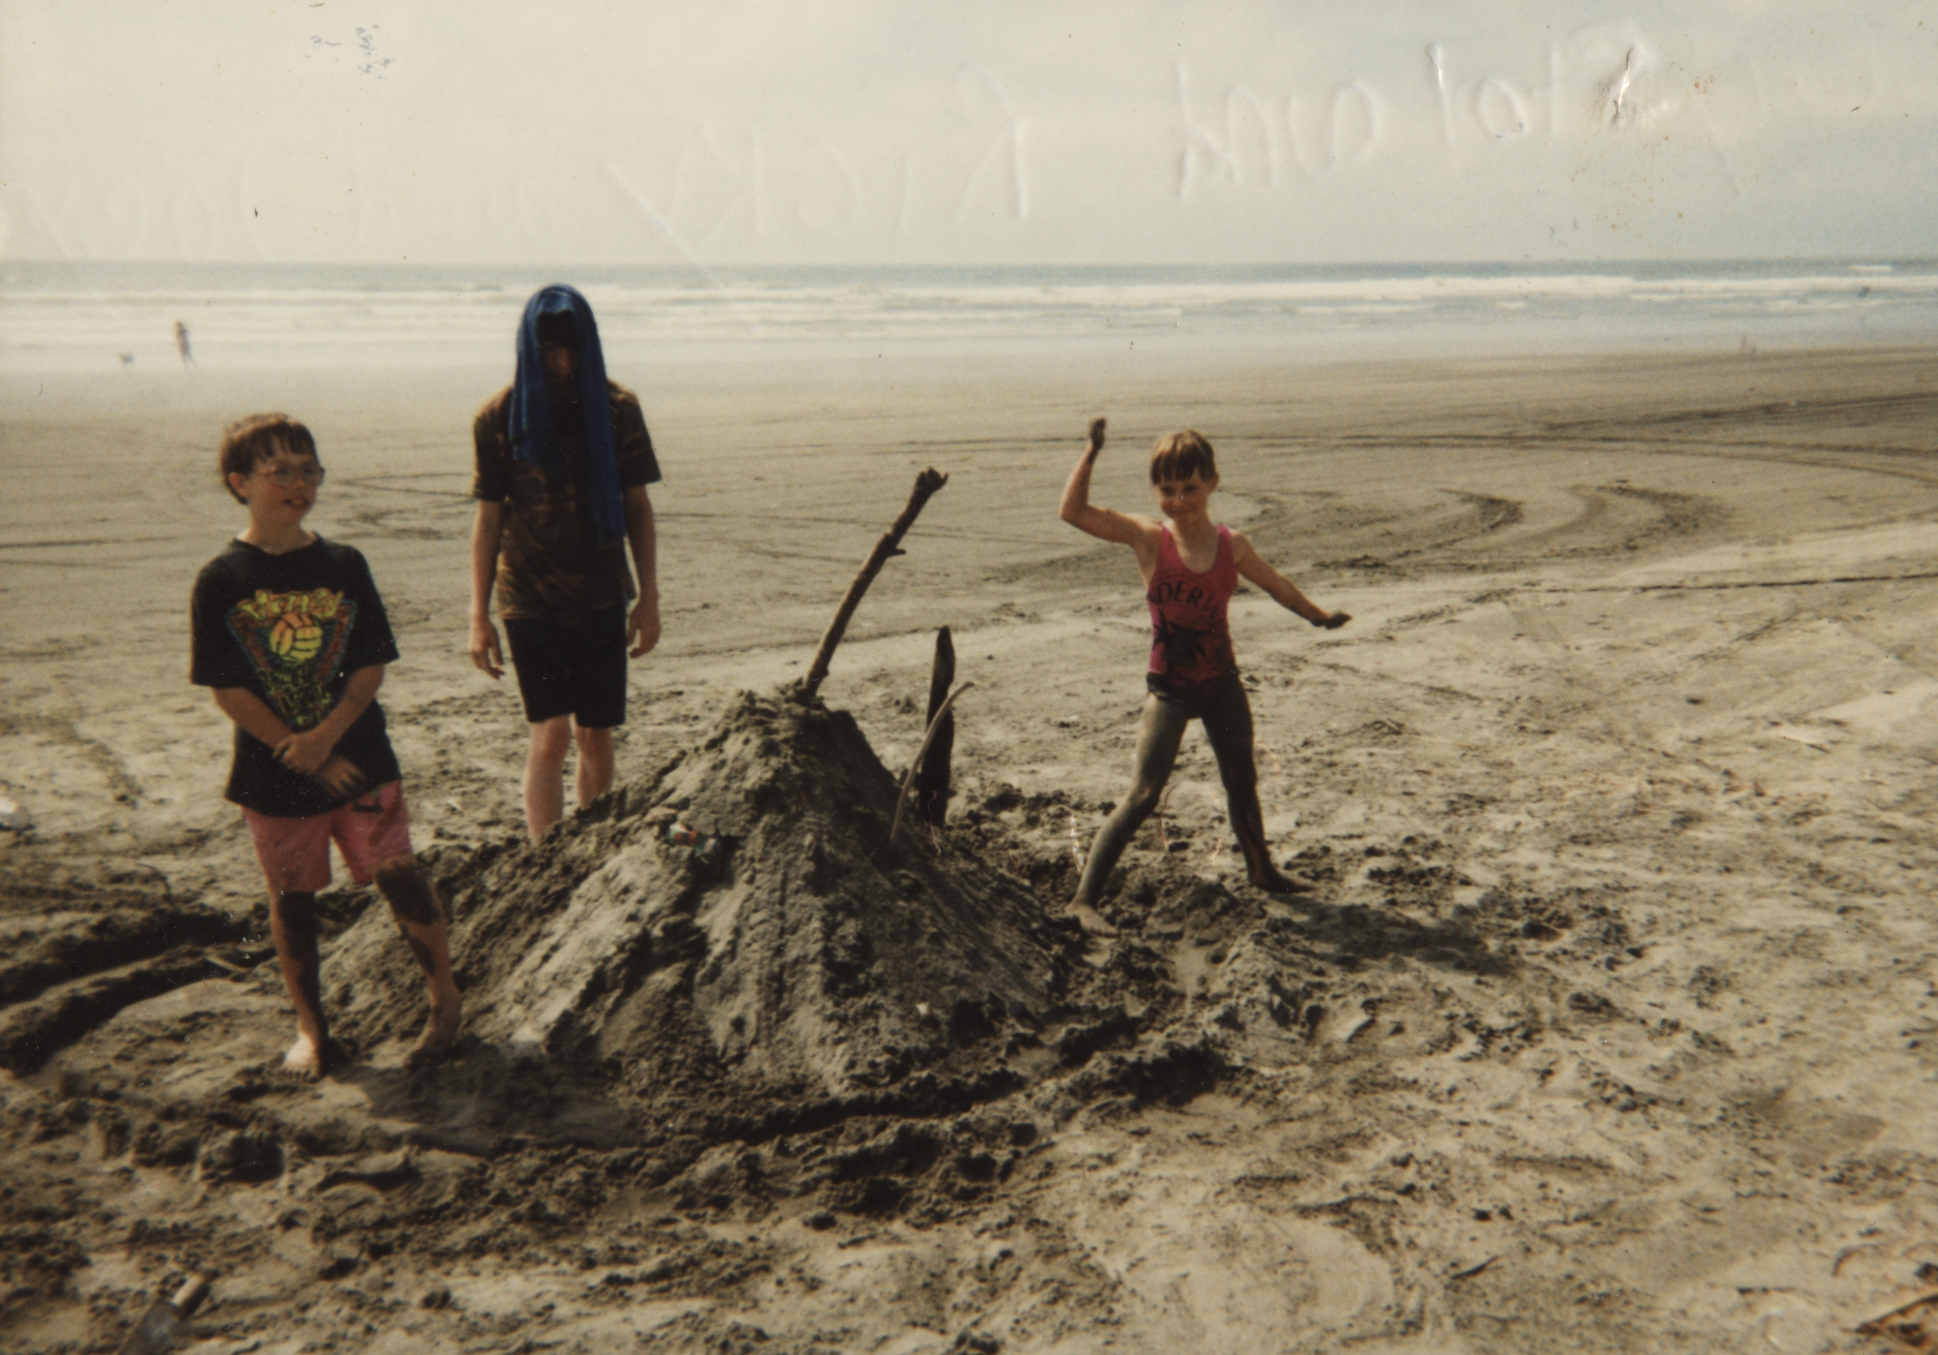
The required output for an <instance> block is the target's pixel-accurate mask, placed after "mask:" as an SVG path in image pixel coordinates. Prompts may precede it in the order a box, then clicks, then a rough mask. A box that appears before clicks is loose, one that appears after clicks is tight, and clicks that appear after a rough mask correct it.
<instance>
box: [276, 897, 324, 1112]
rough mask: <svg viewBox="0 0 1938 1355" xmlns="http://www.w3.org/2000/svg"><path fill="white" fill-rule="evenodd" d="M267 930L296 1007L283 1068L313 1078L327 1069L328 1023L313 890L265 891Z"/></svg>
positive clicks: (293, 1075) (302, 1076)
mask: <svg viewBox="0 0 1938 1355" xmlns="http://www.w3.org/2000/svg"><path fill="white" fill-rule="evenodd" d="M269 934H270V936H271V937H272V938H274V940H275V942H276V959H277V962H278V963H279V964H280V965H281V967H282V971H283V986H284V987H285V988H287V989H289V1000H290V1003H291V1005H292V1006H294V1007H295V1008H296V1043H295V1044H293V1045H291V1046H290V1047H289V1052H288V1053H287V1054H284V1055H283V1071H284V1072H285V1073H288V1074H289V1075H290V1076H291V1077H300V1078H302V1079H304V1080H305V1081H310V1082H313V1081H315V1080H316V1079H317V1078H319V1077H321V1076H322V1075H323V1073H324V1072H325V1071H326V1070H327V1069H328V1067H329V1062H330V1051H329V1042H330V1026H329V1023H328V1022H327V1021H325V1020H324V1019H323V962H322V959H321V958H320V956H319V955H318V954H317V945H316V895H315V894H314V893H312V892H309V891H298V890H280V889H271V890H270V891H269Z"/></svg>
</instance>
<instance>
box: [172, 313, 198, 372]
mask: <svg viewBox="0 0 1938 1355" xmlns="http://www.w3.org/2000/svg"><path fill="white" fill-rule="evenodd" d="M175 351H176V352H177V353H180V354H181V355H182V366H184V367H193V366H194V365H195V354H193V353H191V352H190V351H189V347H188V326H187V325H185V324H183V323H182V322H181V321H180V320H177V321H176V322H175Z"/></svg>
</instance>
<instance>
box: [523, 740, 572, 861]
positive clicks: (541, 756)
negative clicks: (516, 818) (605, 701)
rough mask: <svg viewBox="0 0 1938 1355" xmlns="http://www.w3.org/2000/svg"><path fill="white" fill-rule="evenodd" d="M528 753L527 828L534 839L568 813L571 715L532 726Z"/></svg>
mask: <svg viewBox="0 0 1938 1355" xmlns="http://www.w3.org/2000/svg"><path fill="white" fill-rule="evenodd" d="M531 730H532V745H531V749H530V751H529V752H527V753H526V755H525V827H526V828H527V829H528V830H530V832H531V835H532V837H533V838H534V839H536V838H538V837H539V836H541V835H542V834H543V833H544V832H545V830H546V829H547V828H550V827H551V826H552V825H553V824H555V823H557V822H558V821H559V820H560V819H561V818H562V817H564V815H565V751H566V749H568V748H570V747H571V746H572V717H571V716H569V715H561V716H558V717H557V718H555V719H551V720H543V721H540V722H539V723H537V724H535V725H533V726H532V727H531Z"/></svg>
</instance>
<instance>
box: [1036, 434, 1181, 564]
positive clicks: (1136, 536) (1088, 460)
mask: <svg viewBox="0 0 1938 1355" xmlns="http://www.w3.org/2000/svg"><path fill="white" fill-rule="evenodd" d="M1103 449H1104V421H1103V420H1102V419H1093V420H1092V421H1091V424H1090V441H1089V445H1087V446H1086V447H1085V448H1084V452H1083V455H1082V456H1080V457H1078V458H1077V464H1076V467H1075V469H1073V470H1072V471H1071V472H1070V478H1069V479H1068V480H1067V481H1065V482H1064V485H1063V502H1062V503H1061V504H1060V505H1058V507H1057V516H1058V517H1060V518H1062V519H1063V520H1064V521H1065V522H1067V523H1069V524H1070V525H1071V526H1072V527H1075V528H1076V529H1077V530H1078V531H1081V532H1088V533H1089V534H1090V535H1092V536H1094V537H1097V538H1099V539H1101V540H1104V541H1115V542H1117V543H1118V544H1120V545H1124V546H1129V547H1130V548H1131V549H1132V550H1134V551H1136V552H1137V556H1138V563H1139V564H1140V565H1141V564H1143V563H1144V557H1145V556H1146V555H1147V554H1148V555H1150V556H1151V558H1152V559H1153V560H1155V559H1156V552H1157V535H1158V525H1157V524H1156V523H1155V522H1152V521H1151V520H1150V519H1148V518H1139V517H1132V516H1131V515H1130V514H1129V513H1119V512H1117V511H1116V510H1115V509H1112V508H1099V507H1098V506H1097V505H1096V504H1093V503H1092V502H1090V471H1091V468H1092V467H1094V466H1095V465H1096V464H1097V453H1099V452H1101V451H1102V450H1103ZM1145 572H1146V573H1149V572H1150V571H1149V569H1148V568H1147V569H1146V570H1145Z"/></svg>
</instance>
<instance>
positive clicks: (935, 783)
mask: <svg viewBox="0 0 1938 1355" xmlns="http://www.w3.org/2000/svg"><path fill="white" fill-rule="evenodd" d="M955 680H956V646H955V641H954V640H953V639H952V638H951V637H950V635H949V628H948V627H947V626H944V627H943V628H942V629H941V630H939V631H937V632H936V633H935V666H934V667H933V668H932V669H931V670H930V672H929V724H931V725H935V723H936V720H937V718H938V717H940V719H941V721H942V723H941V724H940V725H939V726H937V727H936V730H935V734H934V736H933V737H934V742H933V743H931V744H930V745H929V751H928V752H927V753H925V754H924V755H923V757H922V760H921V761H920V762H919V763H917V764H916V768H915V809H916V812H917V813H919V814H920V815H921V816H922V817H923V818H924V819H925V820H927V821H928V824H929V826H930V827H931V828H940V827H941V826H942V824H943V821H944V820H945V819H947V818H948V816H949V755H950V754H951V753H952V752H953V751H954V749H955V741H956V717H955V712H953V711H945V710H943V709H942V703H943V702H944V701H945V700H946V699H947V698H948V695H949V686H950V684H951V683H953V682H954V681H955Z"/></svg>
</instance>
